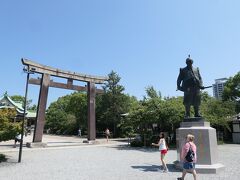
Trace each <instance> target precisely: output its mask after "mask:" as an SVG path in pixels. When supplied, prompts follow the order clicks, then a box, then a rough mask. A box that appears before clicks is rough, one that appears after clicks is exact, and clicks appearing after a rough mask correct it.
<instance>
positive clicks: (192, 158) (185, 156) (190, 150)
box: [178, 134, 197, 180]
mask: <svg viewBox="0 0 240 180" xmlns="http://www.w3.org/2000/svg"><path fill="white" fill-rule="evenodd" d="M193 141H194V136H193V135H192V134H188V135H187V137H186V143H185V145H184V146H183V147H182V152H181V161H182V162H183V172H182V177H179V178H178V180H184V178H185V176H186V174H187V173H191V174H192V175H193V178H194V180H196V179H197V173H196V170H195V164H196V162H197V147H196V145H195V144H194V142H193Z"/></svg>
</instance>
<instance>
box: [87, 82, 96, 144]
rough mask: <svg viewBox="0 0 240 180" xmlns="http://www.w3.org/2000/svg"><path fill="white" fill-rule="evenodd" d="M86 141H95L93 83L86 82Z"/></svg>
mask: <svg viewBox="0 0 240 180" xmlns="http://www.w3.org/2000/svg"><path fill="white" fill-rule="evenodd" d="M87 84H88V86H87V87H88V90H87V92H88V140H89V141H92V140H95V139H96V113H95V96H96V88H95V83H92V82H88V83H87Z"/></svg>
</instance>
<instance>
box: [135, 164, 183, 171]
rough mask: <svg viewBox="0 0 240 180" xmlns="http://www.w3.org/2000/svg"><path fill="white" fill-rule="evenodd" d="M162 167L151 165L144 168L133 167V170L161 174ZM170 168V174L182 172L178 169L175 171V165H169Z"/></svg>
mask: <svg viewBox="0 0 240 180" xmlns="http://www.w3.org/2000/svg"><path fill="white" fill-rule="evenodd" d="M160 167H161V166H159V165H153V164H149V165H143V166H132V168H133V169H139V170H140V171H144V172H158V171H159V172H160V171H161V169H160ZM167 167H168V171H169V172H181V171H179V170H177V169H175V167H174V164H167Z"/></svg>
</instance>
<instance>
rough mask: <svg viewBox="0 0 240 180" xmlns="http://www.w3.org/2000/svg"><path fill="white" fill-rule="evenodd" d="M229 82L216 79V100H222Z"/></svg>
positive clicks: (214, 88) (214, 87)
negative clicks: (225, 86) (226, 84)
mask: <svg viewBox="0 0 240 180" xmlns="http://www.w3.org/2000/svg"><path fill="white" fill-rule="evenodd" d="M227 80H228V79H227V78H220V79H215V84H213V96H214V97H215V98H217V99H222V93H223V89H224V85H225V83H226V81H227Z"/></svg>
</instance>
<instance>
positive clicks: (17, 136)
mask: <svg viewBox="0 0 240 180" xmlns="http://www.w3.org/2000/svg"><path fill="white" fill-rule="evenodd" d="M17 142H19V143H20V142H21V134H17V135H16V136H15V139H14V145H13V148H16V147H17Z"/></svg>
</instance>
